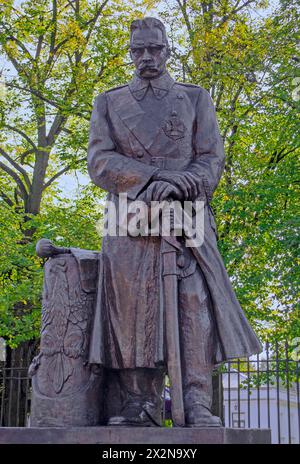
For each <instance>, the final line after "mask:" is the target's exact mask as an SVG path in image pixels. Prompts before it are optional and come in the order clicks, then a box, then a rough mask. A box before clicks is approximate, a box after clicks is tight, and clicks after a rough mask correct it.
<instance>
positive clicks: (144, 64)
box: [138, 63, 157, 71]
mask: <svg viewBox="0 0 300 464" xmlns="http://www.w3.org/2000/svg"><path fill="white" fill-rule="evenodd" d="M138 69H139V71H143V70H144V69H153V70H154V71H157V67H156V66H155V65H153V64H147V63H141V64H140V65H139V68H138Z"/></svg>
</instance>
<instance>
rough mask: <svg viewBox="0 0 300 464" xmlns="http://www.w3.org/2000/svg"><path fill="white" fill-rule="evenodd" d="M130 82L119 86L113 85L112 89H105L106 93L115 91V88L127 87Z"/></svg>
mask: <svg viewBox="0 0 300 464" xmlns="http://www.w3.org/2000/svg"><path fill="white" fill-rule="evenodd" d="M127 86H128V84H123V85H118V86H117V87H112V88H111V89H108V90H105V92H106V93H108V92H113V91H114V90H119V89H122V88H123V87H127Z"/></svg>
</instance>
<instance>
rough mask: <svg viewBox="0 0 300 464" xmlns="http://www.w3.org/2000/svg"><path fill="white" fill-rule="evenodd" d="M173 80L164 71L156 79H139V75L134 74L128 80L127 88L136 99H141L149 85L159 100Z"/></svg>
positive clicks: (165, 93) (167, 90)
mask: <svg viewBox="0 0 300 464" xmlns="http://www.w3.org/2000/svg"><path fill="white" fill-rule="evenodd" d="M174 82H175V81H174V79H173V78H172V77H171V76H170V74H169V73H168V72H165V73H164V74H162V75H161V76H159V77H157V78H156V79H141V78H140V77H139V76H137V75H135V76H134V78H133V79H132V80H131V81H130V82H129V88H130V91H131V93H132V95H133V96H134V98H135V99H136V100H142V99H143V98H144V96H145V94H146V92H147V89H148V87H149V85H151V87H152V90H153V93H154V95H155V96H156V98H157V99H158V100H160V99H162V98H163V97H165V96H166V95H167V93H168V92H169V90H170V89H171V87H172V86H173V84H174Z"/></svg>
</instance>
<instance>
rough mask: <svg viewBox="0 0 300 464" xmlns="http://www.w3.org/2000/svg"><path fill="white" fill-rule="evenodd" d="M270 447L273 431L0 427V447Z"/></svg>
mask: <svg viewBox="0 0 300 464" xmlns="http://www.w3.org/2000/svg"><path fill="white" fill-rule="evenodd" d="M17 443H18V444H46V443H48V444H105V445H110V444H122V445H123V444H165V445H166V444H170V445H173V444H193V445H197V444H256V443H259V444H262V443H263V444H268V443H271V431H270V429H229V428H180V427H178V428H165V427H162V428H160V427H68V428H55V427H53V428H50V427H44V428H35V427H32V428H25V427H22V428H21V427H0V444H17Z"/></svg>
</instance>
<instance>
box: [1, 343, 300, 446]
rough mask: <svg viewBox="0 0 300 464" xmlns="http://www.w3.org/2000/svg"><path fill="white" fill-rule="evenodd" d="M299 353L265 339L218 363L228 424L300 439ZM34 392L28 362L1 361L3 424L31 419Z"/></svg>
mask: <svg viewBox="0 0 300 464" xmlns="http://www.w3.org/2000/svg"><path fill="white" fill-rule="evenodd" d="M295 358H296V357H295V356H293V354H292V353H291V350H290V348H289V346H288V344H285V345H284V346H283V345H279V344H278V343H276V344H275V346H273V347H270V346H269V344H266V346H265V350H264V352H263V353H262V354H261V355H260V356H256V357H251V358H250V359H239V360H236V361H231V362H228V363H226V364H225V365H223V366H222V368H219V370H218V371H216V373H215V375H216V376H217V382H214V383H215V385H217V386H219V388H217V390H216V391H215V394H216V395H218V397H215V398H214V403H215V404H217V405H218V404H219V406H220V405H222V403H223V411H221V412H219V413H220V415H221V416H222V417H223V421H224V425H225V426H226V427H237V428H271V430H272V443H300V395H299V361H298V360H297V359H295ZM30 394H31V382H30V379H29V377H28V374H27V369H26V368H24V367H23V368H4V367H2V368H1V367H0V426H19V427H24V426H27V425H28V423H29V414H30ZM165 405H166V407H165V409H164V411H163V417H164V419H168V418H169V412H170V401H169V398H168V389H166V390H165ZM167 423H168V424H169V425H170V421H168V422H167Z"/></svg>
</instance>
